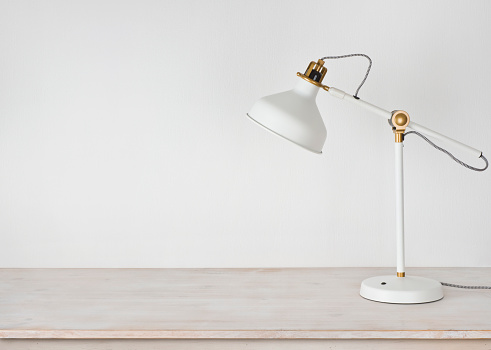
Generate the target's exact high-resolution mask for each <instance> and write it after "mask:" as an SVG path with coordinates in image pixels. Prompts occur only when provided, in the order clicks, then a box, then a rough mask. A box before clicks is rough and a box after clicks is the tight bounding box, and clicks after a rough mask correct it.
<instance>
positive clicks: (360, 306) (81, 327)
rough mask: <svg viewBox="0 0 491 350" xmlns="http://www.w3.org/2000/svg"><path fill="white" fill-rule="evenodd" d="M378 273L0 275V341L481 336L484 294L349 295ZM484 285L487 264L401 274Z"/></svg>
mask: <svg viewBox="0 0 491 350" xmlns="http://www.w3.org/2000/svg"><path fill="white" fill-rule="evenodd" d="M391 273H393V269H388V268H294V269H288V268H282V269H257V268H255V269H0V338H77V339H79V338H80V339H81V338H84V339H89V338H126V339H127V338H162V339H164V338H169V339H171V338H173V339H176V338H187V339H203V338H215V339H219V338H227V339H271V338H275V339H373V338H385V339H428V338H435V339H449V338H453V339H455V338H459V339H462V338H466V339H469V338H471V339H483V338H485V339H491V291H490V290H463V289H455V288H448V287H444V293H445V297H444V298H443V299H442V300H441V301H437V302H434V303H428V304H418V305H393V304H384V303H377V302H373V301H368V300H365V299H363V298H361V297H360V296H359V288H360V282H361V281H362V280H363V279H364V278H367V277H371V276H376V275H384V274H391ZM408 274H413V275H419V276H424V277H431V278H434V279H437V280H439V281H444V282H449V283H458V284H471V285H476V284H487V285H491V268H431V269H428V268H425V269H422V268H421V269H419V268H414V269H409V270H408Z"/></svg>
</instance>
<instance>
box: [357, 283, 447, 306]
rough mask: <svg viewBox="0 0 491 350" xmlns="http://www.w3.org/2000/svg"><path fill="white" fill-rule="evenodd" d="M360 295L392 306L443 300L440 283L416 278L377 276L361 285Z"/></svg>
mask: <svg viewBox="0 0 491 350" xmlns="http://www.w3.org/2000/svg"><path fill="white" fill-rule="evenodd" d="M360 295H361V296H362V297H363V298H365V299H370V300H374V301H380V302H383V303H392V304H420V303H429V302H432V301H437V300H440V299H441V298H443V288H442V285H441V283H440V282H438V281H435V280H432V279H429V278H424V277H417V276H408V277H397V276H377V277H371V278H367V279H366V280H364V281H363V282H362V283H361V289H360Z"/></svg>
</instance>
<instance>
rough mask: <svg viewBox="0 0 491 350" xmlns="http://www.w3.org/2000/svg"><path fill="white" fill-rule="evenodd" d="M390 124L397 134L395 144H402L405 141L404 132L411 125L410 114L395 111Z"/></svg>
mask: <svg viewBox="0 0 491 350" xmlns="http://www.w3.org/2000/svg"><path fill="white" fill-rule="evenodd" d="M390 124H391V125H392V130H393V131H394V134H395V142H398V143H400V142H402V141H404V132H405V131H406V127H407V125H408V124H409V114H407V112H404V111H393V112H392V118H391V119H390Z"/></svg>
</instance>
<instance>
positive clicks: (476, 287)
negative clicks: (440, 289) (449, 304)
mask: <svg viewBox="0 0 491 350" xmlns="http://www.w3.org/2000/svg"><path fill="white" fill-rule="evenodd" d="M440 283H441V284H442V286H447V287H453V288H465V289H491V286H463V285H460V284H452V283H445V282H440Z"/></svg>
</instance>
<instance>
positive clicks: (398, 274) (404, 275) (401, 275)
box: [397, 272, 406, 277]
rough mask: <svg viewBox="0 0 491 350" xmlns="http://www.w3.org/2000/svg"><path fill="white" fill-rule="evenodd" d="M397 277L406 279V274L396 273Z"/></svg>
mask: <svg viewBox="0 0 491 350" xmlns="http://www.w3.org/2000/svg"><path fill="white" fill-rule="evenodd" d="M397 277H406V273H405V272H398V273H397Z"/></svg>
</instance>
